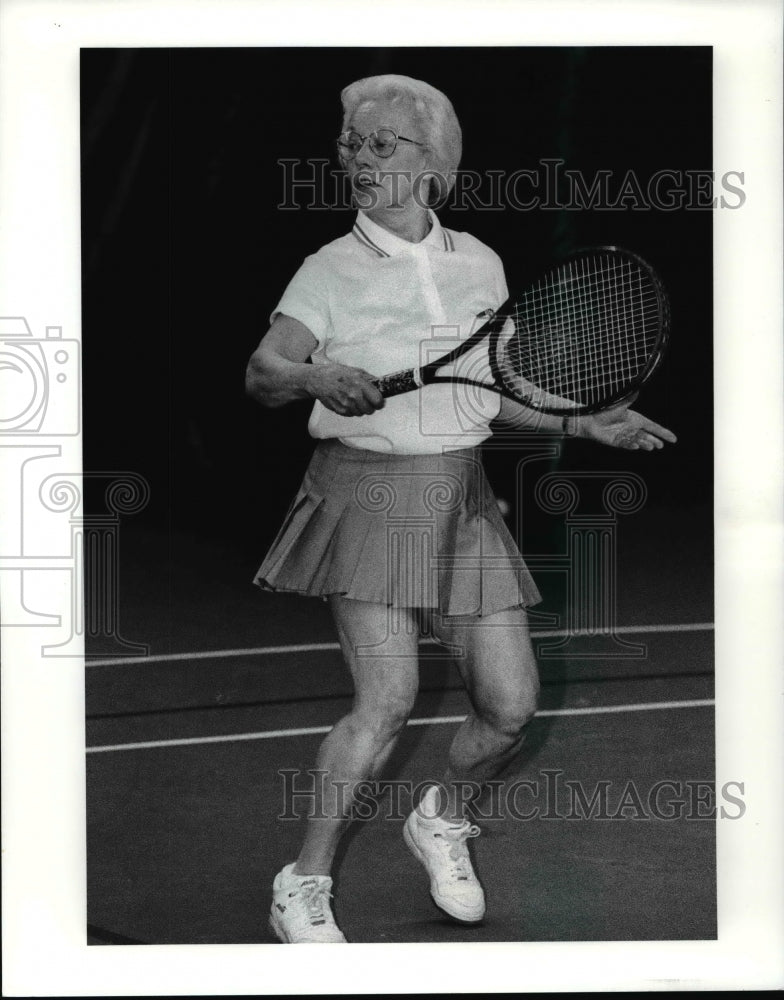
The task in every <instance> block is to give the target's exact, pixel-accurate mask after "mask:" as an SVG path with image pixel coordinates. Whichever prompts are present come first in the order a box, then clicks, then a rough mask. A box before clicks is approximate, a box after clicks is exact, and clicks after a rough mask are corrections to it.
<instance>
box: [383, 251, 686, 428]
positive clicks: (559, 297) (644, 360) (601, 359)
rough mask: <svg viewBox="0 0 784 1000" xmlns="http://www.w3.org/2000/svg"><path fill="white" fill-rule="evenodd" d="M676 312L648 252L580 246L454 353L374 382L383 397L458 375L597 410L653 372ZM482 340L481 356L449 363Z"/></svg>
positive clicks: (525, 400) (562, 405)
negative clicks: (450, 368) (644, 254)
mask: <svg viewBox="0 0 784 1000" xmlns="http://www.w3.org/2000/svg"><path fill="white" fill-rule="evenodd" d="M669 315H670V314H669V305H668V301H667V296H666V294H665V291H664V288H663V287H662V284H661V281H660V280H659V278H658V276H657V275H656V273H655V271H654V270H653V268H652V267H651V266H650V265H649V264H647V263H646V262H645V261H644V260H643V259H642V258H641V257H638V256H637V255H636V254H634V253H631V252H630V251H628V250H622V249H621V248H619V247H595V248H591V249H588V250H581V251H578V252H577V253H574V254H572V255H571V256H569V257H567V258H565V259H564V260H563V261H561V262H560V263H559V264H557V265H556V266H554V267H552V268H550V269H549V270H547V271H545V272H544V273H543V274H542V275H541V276H540V277H539V278H538V279H537V280H536V281H535V282H533V283H531V284H530V285H529V286H528V288H526V289H525V290H524V291H523V292H522V293H521V294H519V295H517V296H513V297H510V298H509V299H507V301H506V302H505V303H504V304H503V305H502V306H501V307H500V309H499V310H498V311H497V312H496V313H494V314H493V316H492V317H491V318H490V319H489V320H488V321H487V322H486V323H485V324H484V325H483V326H482V327H480V329H478V330H477V331H476V332H475V333H473V334H472V335H471V336H470V337H469V338H468V339H467V340H465V341H464V342H463V343H462V344H460V345H459V346H458V347H456V348H455V349H454V350H452V351H450V352H449V353H448V354H445V355H443V356H442V357H440V358H436V359H435V360H434V361H431V362H429V363H428V364H425V365H423V366H422V367H420V368H410V369H407V370H405V371H400V372H395V373H394V374H392V375H387V376H385V377H383V378H379V379H374V380H373V381H374V385H376V386H377V388H378V389H379V390H380V392H381V394H382V395H383V396H396V395H399V394H400V393H404V392H410V391H412V390H414V389H420V388H422V386H425V385H432V384H434V383H439V382H460V383H464V384H467V385H478V386H482V387H483V388H487V389H492V390H494V391H495V392H499V393H501V394H502V395H503V396H508V397H510V398H511V399H513V400H515V401H517V402H518V403H522V404H523V405H524V406H527V407H530V408H532V409H534V410H538V411H540V412H542V413H552V414H585V413H595V412H597V411H599V410H603V409H606V408H607V407H610V406H613V405H614V404H617V403H620V402H622V401H623V400H625V399H627V398H628V397H629V396H631V395H632V394H633V393H635V392H636V391H637V390H638V389H639V388H640V386H641V385H642V384H643V383H644V382H646V381H647V380H648V379H649V378H650V377H651V375H652V374H653V372H654V371H655V369H656V368H657V366H658V365H659V363H660V361H661V359H662V357H663V354H664V351H665V348H666V345H667V338H668V335H669ZM484 341H487V351H486V352H485V351H484V350H483V351H481V352H477V357H478V359H479V360H478V362H477V364H475V365H472V364H470V363H469V364H468V365H465V364H461V365H460V366H456V369H455V370H453V372H450V373H444V372H443V371H442V369H444V368H445V367H446V366H453V365H454V362H456V361H457V360H458V358H462V357H463V356H464V355H467V354H469V352H471V351H473V350H474V349H475V348H477V347H478V346H479V345H480V344H483V342H484ZM488 359H489V370H488V365H487V360H488ZM480 369H481V377H473V376H474V375H475V374H476V373H477V372H479V370H480ZM457 372H460V374H458V373H457ZM470 376H471V377H470Z"/></svg>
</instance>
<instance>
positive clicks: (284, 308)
mask: <svg viewBox="0 0 784 1000" xmlns="http://www.w3.org/2000/svg"><path fill="white" fill-rule="evenodd" d="M279 313H283V314H284V315H286V316H291V317H292V319H296V320H299V322H300V323H303V324H304V325H305V326H306V327H307V328H308V329H309V330H310V332H311V333H312V334H313V336H314V337H315V338H316V340H317V341H318V345H319V348H322V347H323V346H324V344H325V342H326V340H327V339H328V337H329V331H330V327H331V322H330V308H329V284H328V271H327V268H326V267H325V263H324V261H323V259H321V258H320V255H319V254H313V255H312V256H310V257H306V258H305V260H304V261H303V263H302V266H301V267H300V269H299V270H298V271H297V273H296V274H295V275H294V277H293V278H292V279H291V281H290V282H289V283H288V286H287V287H286V290H285V292H284V293H283V297H282V298H281V300H280V302H279V303H278V304H277V306H276V307H275V309H274V310H273V311H272V315H271V316H270V322H272V321H273V320H274V319H275V317H276V316H277V315H278V314H279Z"/></svg>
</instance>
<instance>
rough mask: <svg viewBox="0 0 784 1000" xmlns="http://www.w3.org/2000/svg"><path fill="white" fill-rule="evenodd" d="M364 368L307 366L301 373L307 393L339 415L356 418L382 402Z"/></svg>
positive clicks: (377, 407) (324, 365) (330, 365)
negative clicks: (302, 373)
mask: <svg viewBox="0 0 784 1000" xmlns="http://www.w3.org/2000/svg"><path fill="white" fill-rule="evenodd" d="M372 379H373V376H372V375H370V374H369V373H368V372H366V371H365V370H364V368H352V367H350V366H349V365H337V364H321V365H310V366H309V370H308V372H307V374H306V376H305V389H306V391H307V392H308V395H311V396H313V397H314V399H318V400H319V402H321V403H323V405H324V406H326V407H327V409H328V410H332V412H333V413H338V414H340V416H342V417H360V416H363V415H365V414H368V413H373V412H374V411H375V410H380V409H381V407H382V406H383V405H384V397H383V396H382V395H381V393H380V392H379V391H378V389H377V388H376V387H375V386H374V385H373V381H372Z"/></svg>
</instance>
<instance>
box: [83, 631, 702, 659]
mask: <svg viewBox="0 0 784 1000" xmlns="http://www.w3.org/2000/svg"><path fill="white" fill-rule="evenodd" d="M713 627H714V626H713V622H687V623H684V624H681V625H621V626H620V627H619V628H617V629H615V633H614V634H615V635H635V634H644V633H650V632H709V631H711V630H712V629H713ZM597 634H598V633H596V632H595V631H590V630H588V629H574V630H573V631H570V630H569V629H551V630H543V631H541V632H540V631H532V632H531V638H532V639H564V638H566V637H567V636H569V635H575V636H592V635H597ZM337 649H340V645H339V644H338V643H337V642H306V643H301V644H299V645H293V646H253V647H250V648H248V649H207V650H200V651H199V652H193V653H161V654H160V655H157V656H114V657H110V658H108V659H105V660H87V661H86V663H85V666H86V667H119V666H131V667H133V666H139V665H141V664H147V663H170V662H172V661H174V660H218V659H230V658H234V657H238V656H274V655H275V654H280V653H319V652H326V651H327V650H330V651H331V650H337Z"/></svg>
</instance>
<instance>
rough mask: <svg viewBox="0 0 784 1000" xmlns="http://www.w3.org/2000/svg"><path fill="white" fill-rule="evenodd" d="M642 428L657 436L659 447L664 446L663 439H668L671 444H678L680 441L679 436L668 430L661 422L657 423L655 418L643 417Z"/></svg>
mask: <svg viewBox="0 0 784 1000" xmlns="http://www.w3.org/2000/svg"><path fill="white" fill-rule="evenodd" d="M641 430H643V431H645V432H647V433H648V434H649V435H652V436H655V437H656V438H657V439H658V440H659V447H661V446H662V445H661V442H662V441H667V442H668V443H669V444H677V442H678V439H677V437H676V436H675V435H674V434H673V433H672V431H671V430H668V429H667V428H666V427H662V425H661V424H657V423H655V421H653V420H648V418H647V417H643V423H642V425H641Z"/></svg>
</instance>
